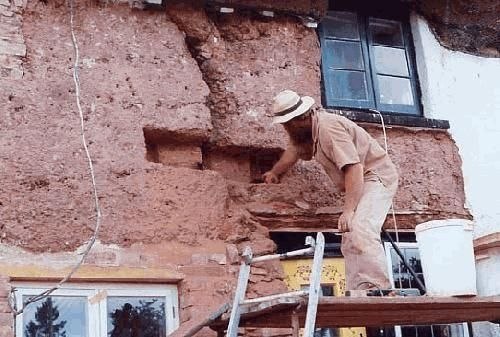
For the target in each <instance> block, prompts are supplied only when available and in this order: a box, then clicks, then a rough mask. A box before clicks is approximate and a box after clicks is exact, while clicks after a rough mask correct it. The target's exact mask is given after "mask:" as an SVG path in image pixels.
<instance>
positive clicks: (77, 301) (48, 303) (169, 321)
mask: <svg viewBox="0 0 500 337" xmlns="http://www.w3.org/2000/svg"><path fill="white" fill-rule="evenodd" d="M15 288H16V301H17V303H16V304H17V307H18V308H21V307H22V305H23V302H24V301H26V300H27V299H29V298H30V297H31V296H33V295H37V294H39V293H41V292H42V291H44V290H46V289H47V288H48V287H43V286H41V285H40V284H28V283H18V284H15ZM178 325H179V317H178V303H177V288H176V286H173V285H148V286H137V285H130V284H68V285H67V286H65V287H64V288H62V289H59V290H56V291H55V292H54V293H53V294H52V295H51V296H49V297H48V298H46V299H44V300H41V301H38V302H35V303H32V304H30V305H29V306H27V307H26V310H25V311H24V313H22V314H21V315H19V316H18V317H17V318H16V337H99V336H101V337H102V336H108V337H132V336H136V337H159V336H166V335H167V334H169V333H171V332H173V331H174V330H175V329H176V328H177V327H178Z"/></svg>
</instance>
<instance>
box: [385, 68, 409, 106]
mask: <svg viewBox="0 0 500 337" xmlns="http://www.w3.org/2000/svg"><path fill="white" fill-rule="evenodd" d="M377 79H378V85H379V91H380V103H382V104H402V105H413V93H412V91H411V83H410V80H409V79H407V78H398V77H390V76H383V75H377Z"/></svg>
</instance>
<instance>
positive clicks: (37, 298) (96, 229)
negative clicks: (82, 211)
mask: <svg viewBox="0 0 500 337" xmlns="http://www.w3.org/2000/svg"><path fill="white" fill-rule="evenodd" d="M67 4H68V7H69V14H70V30H71V43H72V45H73V51H74V56H75V63H74V65H73V82H74V84H75V98H76V106H77V108H78V114H79V116H80V131H81V137H82V145H83V148H84V149H85V154H86V156H87V162H88V166H89V171H90V177H91V182H92V190H93V195H94V205H95V212H96V223H95V227H94V231H93V234H92V236H91V237H90V239H89V241H88V242H87V245H86V246H85V250H84V251H83V252H82V253H81V257H80V260H79V261H78V262H77V263H76V264H75V266H73V268H72V269H71V271H70V272H69V273H68V274H67V275H66V276H65V277H64V278H63V279H62V280H61V281H59V283H57V284H56V285H55V286H54V287H52V288H50V289H47V290H46V291H44V292H42V293H40V294H38V295H36V296H33V297H30V298H28V300H27V301H26V302H24V304H23V307H22V308H20V309H19V310H17V308H16V307H15V289H13V291H12V293H11V294H12V296H11V297H10V299H9V305H10V307H11V310H12V312H13V314H14V316H17V315H19V314H21V313H23V311H24V310H25V309H26V307H27V306H28V305H29V304H31V303H34V302H37V301H40V300H42V299H45V298H47V297H48V296H49V295H50V294H52V293H53V292H54V291H56V290H57V289H59V288H60V287H61V286H62V285H63V284H64V283H65V282H67V281H68V280H69V279H70V278H71V277H72V276H73V275H74V274H75V273H76V271H77V270H78V269H79V268H80V266H81V265H82V264H83V261H84V260H85V258H86V257H87V255H88V253H89V252H90V250H91V249H92V246H93V245H94V243H95V242H96V240H97V236H98V233H99V229H100V226H101V217H102V214H101V208H100V205H99V198H98V194H97V185H96V179H95V173H94V166H93V164H92V158H91V156H90V152H89V148H88V146H87V139H86V137H85V123H84V119H83V111H82V106H81V99H80V78H79V75H78V63H79V62H80V51H79V49H78V42H77V39H76V35H75V30H74V16H75V13H74V12H75V11H74V0H68V3H67Z"/></svg>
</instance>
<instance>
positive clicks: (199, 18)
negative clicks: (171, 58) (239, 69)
mask: <svg viewBox="0 0 500 337" xmlns="http://www.w3.org/2000/svg"><path fill="white" fill-rule="evenodd" d="M167 14H168V15H169V18H170V19H171V21H172V22H173V23H174V24H175V25H176V26H177V28H178V29H179V30H180V31H181V32H183V34H184V35H185V42H186V47H187V49H188V51H189V52H190V54H191V56H192V57H193V59H194V60H195V61H196V64H197V65H198V69H199V70H200V73H201V75H202V79H203V81H204V82H205V83H206V85H207V87H208V88H209V91H210V93H209V94H208V96H207V100H206V103H205V104H206V105H207V107H208V108H209V110H210V114H211V122H212V125H213V126H214V129H213V130H212V138H214V137H216V138H218V136H220V135H218V131H217V130H218V128H217V126H218V125H219V124H220V123H219V120H220V119H224V118H225V115H226V114H227V113H229V112H231V111H237V102H236V98H235V97H234V95H233V94H231V93H230V92H228V91H227V90H226V79H225V77H224V74H222V72H221V71H220V65H219V64H218V62H217V61H218V59H220V60H224V59H225V57H224V55H225V53H226V48H225V45H224V44H225V41H224V39H223V38H222V37H221V34H220V32H219V30H218V28H217V27H216V25H215V23H214V21H213V20H212V19H210V18H209V17H208V15H207V13H206V11H205V9H204V8H203V7H194V6H192V5H189V4H175V5H172V6H170V7H169V8H168V9H167Z"/></svg>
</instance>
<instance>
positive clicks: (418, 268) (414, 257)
mask: <svg viewBox="0 0 500 337" xmlns="http://www.w3.org/2000/svg"><path fill="white" fill-rule="evenodd" d="M405 256H406V259H407V262H408V264H409V265H410V267H411V268H412V269H413V270H414V271H415V273H417V274H418V273H422V263H421V262H420V255H419V254H418V249H417V248H410V249H406V252H405Z"/></svg>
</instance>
